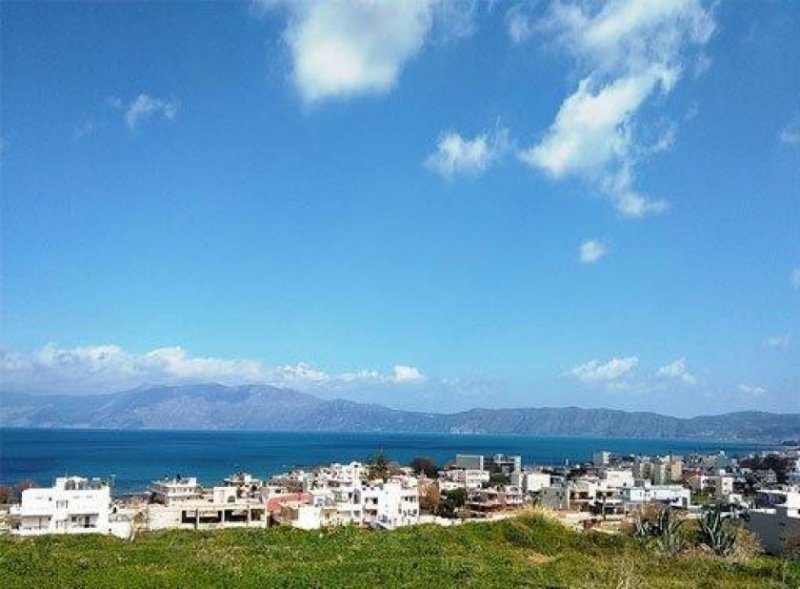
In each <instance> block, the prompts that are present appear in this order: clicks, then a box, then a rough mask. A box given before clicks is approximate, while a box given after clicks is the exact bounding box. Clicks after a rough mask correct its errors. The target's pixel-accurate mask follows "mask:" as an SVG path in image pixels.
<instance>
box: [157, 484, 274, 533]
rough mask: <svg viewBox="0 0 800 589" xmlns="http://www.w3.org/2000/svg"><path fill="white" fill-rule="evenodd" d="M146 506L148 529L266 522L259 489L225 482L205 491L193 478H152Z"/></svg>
mask: <svg viewBox="0 0 800 589" xmlns="http://www.w3.org/2000/svg"><path fill="white" fill-rule="evenodd" d="M150 492H151V503H150V504H149V505H148V506H147V528H148V529H149V530H161V529H172V528H184V529H195V530H198V529H214V528H230V527H259V528H265V527H267V526H268V525H269V514H268V512H267V506H266V503H265V501H264V497H263V496H262V495H261V493H260V491H252V490H250V489H248V488H247V487H246V485H243V486H231V485H224V486H219V487H213V488H212V489H211V491H204V490H203V488H202V487H200V485H198V484H197V479H196V478H195V477H183V476H180V475H178V476H176V477H175V478H172V479H164V480H161V481H153V483H152V484H151V486H150Z"/></svg>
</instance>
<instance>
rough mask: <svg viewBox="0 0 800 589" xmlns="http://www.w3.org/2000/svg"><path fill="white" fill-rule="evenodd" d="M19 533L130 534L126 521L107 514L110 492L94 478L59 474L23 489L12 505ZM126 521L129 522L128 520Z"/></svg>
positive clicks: (106, 486)
mask: <svg viewBox="0 0 800 589" xmlns="http://www.w3.org/2000/svg"><path fill="white" fill-rule="evenodd" d="M15 507H16V509H14V512H13V513H14V515H17V516H19V522H20V523H19V529H17V530H15V533H17V534H19V535H21V536H36V535H41V534H112V533H113V534H116V535H120V536H123V537H127V536H129V535H130V528H129V525H128V526H127V527H126V526H125V525H122V524H124V522H123V521H120V520H118V519H117V518H112V517H111V492H110V490H109V488H108V485H106V484H105V483H103V482H101V481H100V480H98V479H91V480H89V479H85V478H82V477H59V478H57V479H56V482H55V485H53V486H52V487H47V488H34V489H26V490H24V491H23V492H22V501H21V503H20V504H19V505H18V506H15ZM128 524H129V522H128Z"/></svg>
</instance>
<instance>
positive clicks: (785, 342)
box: [761, 333, 792, 348]
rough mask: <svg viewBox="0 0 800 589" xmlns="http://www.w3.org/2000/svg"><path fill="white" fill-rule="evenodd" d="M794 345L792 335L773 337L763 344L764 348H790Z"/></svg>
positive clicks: (785, 334)
mask: <svg viewBox="0 0 800 589" xmlns="http://www.w3.org/2000/svg"><path fill="white" fill-rule="evenodd" d="M791 343H792V334H790V333H784V334H778V335H771V336H769V337H768V338H766V339H765V340H764V341H763V342H761V347H763V348H788V347H789V345H790V344H791Z"/></svg>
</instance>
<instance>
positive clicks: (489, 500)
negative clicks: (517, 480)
mask: <svg viewBox="0 0 800 589" xmlns="http://www.w3.org/2000/svg"><path fill="white" fill-rule="evenodd" d="M523 501H524V498H523V495H522V489H520V488H518V487H514V486H510V485H509V486H504V487H497V488H494V487H493V488H488V489H478V490H476V491H473V492H472V493H471V494H470V495H469V497H468V498H467V503H466V507H467V509H468V510H469V511H470V513H471V514H472V515H474V516H476V517H486V516H488V515H491V514H492V513H496V512H499V511H505V510H507V509H517V508H519V507H522V505H523Z"/></svg>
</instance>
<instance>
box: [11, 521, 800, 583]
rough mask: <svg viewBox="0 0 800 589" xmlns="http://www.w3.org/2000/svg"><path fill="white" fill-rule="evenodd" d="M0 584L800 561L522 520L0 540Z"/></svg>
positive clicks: (700, 572) (589, 572) (639, 569)
mask: <svg viewBox="0 0 800 589" xmlns="http://www.w3.org/2000/svg"><path fill="white" fill-rule="evenodd" d="M0 559H1V560H0V587H4V588H12V587H26V588H27V587H37V588H42V587H67V586H70V587H198V586H201V587H203V586H208V587H370V588H372V587H426V588H428V589H431V588H434V587H462V588H466V587H480V588H486V587H504V588H508V587H613V588H619V589H622V588H627V589H634V588H639V587H698V588H702V587H709V588H710V587H730V588H736V589H741V588H745V587H759V588H762V587H800V563H798V562H796V561H795V562H793V563H789V562H788V561H786V560H782V559H778V558H770V557H757V558H755V559H753V560H751V561H750V562H749V563H748V564H746V565H745V564H737V563H736V562H734V561H731V560H726V559H721V558H716V557H712V556H708V555H705V554H700V553H697V552H695V553H691V554H682V555H679V556H674V557H667V556H660V555H658V554H654V553H652V552H651V551H648V550H647V549H646V548H645V547H643V546H641V545H640V544H639V543H637V542H636V541H635V540H634V539H632V538H629V537H627V536H620V535H608V534H603V533H575V532H571V531H569V530H568V529H566V528H564V527H563V526H561V525H560V524H558V523H556V522H553V521H551V520H549V519H547V518H544V517H541V516H535V515H529V516H521V517H519V518H515V519H512V520H506V521H502V522H497V523H491V524H488V523H476V524H467V525H464V526H459V527H454V528H440V527H435V526H416V527H410V528H405V529H400V530H396V531H392V532H372V531H369V530H363V529H357V528H336V529H330V530H326V531H322V532H303V531H299V530H294V529H290V528H274V529H270V530H220V531H214V532H186V531H176V532H166V533H153V534H147V535H143V536H140V537H139V538H137V539H136V541H135V542H123V541H119V540H115V539H114V538H110V537H90V536H83V537H79V536H72V537H65V536H61V537H46V538H37V539H13V538H3V539H0Z"/></svg>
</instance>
